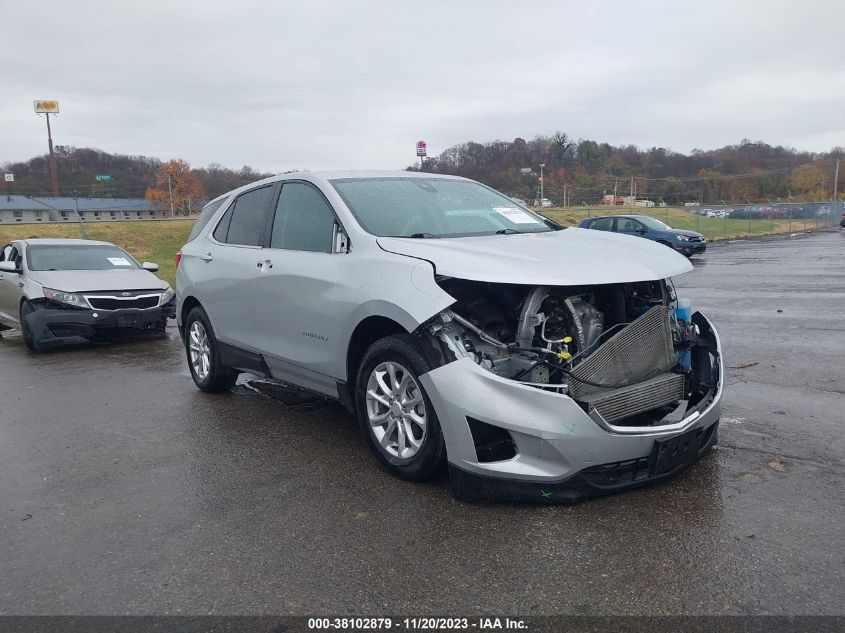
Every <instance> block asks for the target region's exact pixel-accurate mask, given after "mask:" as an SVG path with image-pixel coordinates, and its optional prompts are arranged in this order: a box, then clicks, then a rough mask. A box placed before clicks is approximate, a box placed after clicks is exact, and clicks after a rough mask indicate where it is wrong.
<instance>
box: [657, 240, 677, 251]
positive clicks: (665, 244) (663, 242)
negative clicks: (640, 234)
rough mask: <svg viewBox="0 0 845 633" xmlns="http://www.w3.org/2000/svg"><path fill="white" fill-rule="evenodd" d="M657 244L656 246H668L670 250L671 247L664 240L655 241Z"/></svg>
mask: <svg viewBox="0 0 845 633" xmlns="http://www.w3.org/2000/svg"><path fill="white" fill-rule="evenodd" d="M657 243H658V244H663V246H668V247H669V248H672V245H671V244H670V243H669V242H667V241H665V240H657ZM672 250H675V249H674V248H672Z"/></svg>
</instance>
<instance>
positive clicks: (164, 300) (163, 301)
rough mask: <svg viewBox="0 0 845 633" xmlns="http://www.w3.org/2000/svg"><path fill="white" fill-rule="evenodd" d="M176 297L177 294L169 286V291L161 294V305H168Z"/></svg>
mask: <svg viewBox="0 0 845 633" xmlns="http://www.w3.org/2000/svg"><path fill="white" fill-rule="evenodd" d="M175 296H176V293H175V292H173V290H172V289H171V288H170V286H167V290H165V291H164V292H162V293H161V301H160V302H159V305H161V306H163V305H164V304H166V303H167V302H168V301H170V300H171V299H172V298H173V297H175Z"/></svg>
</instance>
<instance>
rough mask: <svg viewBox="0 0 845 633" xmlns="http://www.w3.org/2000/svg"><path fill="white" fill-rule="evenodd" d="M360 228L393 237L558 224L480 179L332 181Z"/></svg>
mask: <svg viewBox="0 0 845 633" xmlns="http://www.w3.org/2000/svg"><path fill="white" fill-rule="evenodd" d="M331 182H332V185H333V186H334V188H335V190H336V191H337V192H338V193H339V194H340V197H341V198H343V201H344V202H345V203H346V205H347V206H348V207H349V209H350V210H351V211H352V213H353V214H355V217H356V218H357V219H358V222H359V223H360V224H361V226H362V227H363V228H364V230H366V231H367V232H369V233H372V234H373V235H378V236H382V237H384V236H391V237H463V236H468V235H492V234H495V233H538V232H544V231H551V230H553V229H552V226H553V224H551V223H549V222H548V221H547V220H545V219H544V218H543V217H542V216H539V215H537V214H535V213H532V212H531V211H528V210H527V209H525V208H522V207H520V206H519V205H518V204H516V203H515V202H514V201H513V200H511V199H510V198H507V197H505V196H503V195H502V194H500V193H497V192H495V191H493V190H492V189H489V188H488V187H485V186H484V185H481V184H479V183H476V182H470V181H466V180H449V179H445V178H401V177H399V178H348V179H347V178H344V179H338V180H332V181H331Z"/></svg>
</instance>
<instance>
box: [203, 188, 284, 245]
mask: <svg viewBox="0 0 845 633" xmlns="http://www.w3.org/2000/svg"><path fill="white" fill-rule="evenodd" d="M274 191H275V187H273V185H270V186H267V187H261V188H259V189H253V190H252V191H247V192H246V193H244V194H241V195H240V196H238V198H237V199H236V200H235V202H234V204H232V206H231V207H230V208H229V210H228V211H226V213H225V214H224V215H223V218H222V219H221V220H220V224H218V225H217V228H216V229H214V239H216V240H217V241H218V242H223V243H224V244H238V245H242V246H261V245H262V244H263V241H264V229H265V227H266V226H267V218H268V216H269V215H270V206H271V204H272V202H273V192H274Z"/></svg>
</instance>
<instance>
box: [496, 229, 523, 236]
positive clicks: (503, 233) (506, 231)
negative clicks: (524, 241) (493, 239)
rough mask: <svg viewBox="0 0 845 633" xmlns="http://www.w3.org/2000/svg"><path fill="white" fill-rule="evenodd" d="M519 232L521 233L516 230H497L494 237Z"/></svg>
mask: <svg viewBox="0 0 845 633" xmlns="http://www.w3.org/2000/svg"><path fill="white" fill-rule="evenodd" d="M521 232H522V231H517V230H516V229H499V230H498V231H496V235H516V234H517V233H521Z"/></svg>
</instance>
